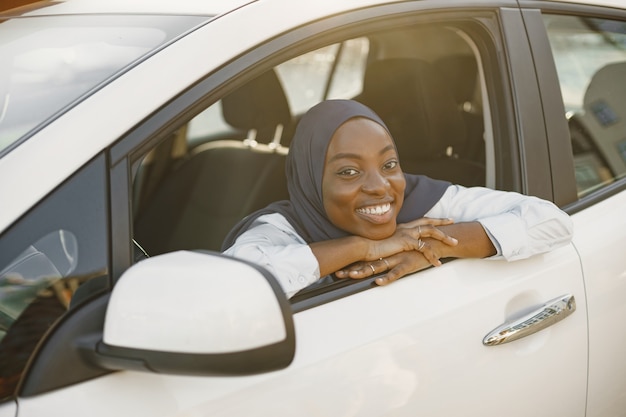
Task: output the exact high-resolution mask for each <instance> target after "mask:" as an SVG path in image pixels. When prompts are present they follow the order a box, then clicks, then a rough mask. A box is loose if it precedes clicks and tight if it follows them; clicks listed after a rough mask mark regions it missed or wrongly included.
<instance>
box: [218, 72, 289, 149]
mask: <svg viewBox="0 0 626 417" xmlns="http://www.w3.org/2000/svg"><path fill="white" fill-rule="evenodd" d="M222 114H223V116H224V120H226V122H227V123H228V124H229V125H231V126H233V127H235V128H237V129H242V130H246V131H249V130H252V129H255V130H257V139H258V140H259V142H265V143H267V142H269V141H271V140H272V138H273V136H274V132H275V130H276V126H278V125H279V124H280V125H283V127H285V128H287V127H288V126H289V125H290V124H291V123H292V119H291V112H290V111H289V104H288V102H287V97H286V96H285V92H284V91H283V88H282V86H281V84H280V81H279V80H278V77H277V76H276V73H275V72H274V70H273V69H270V70H269V71H267V72H265V73H264V74H262V75H260V76H259V77H257V78H255V79H254V80H252V81H250V82H248V83H247V84H245V85H243V86H241V87H240V88H239V89H237V90H235V91H233V92H232V93H230V94H229V95H227V96H226V97H224V98H223V99H222Z"/></svg>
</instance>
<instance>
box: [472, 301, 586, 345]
mask: <svg viewBox="0 0 626 417" xmlns="http://www.w3.org/2000/svg"><path fill="white" fill-rule="evenodd" d="M574 311H576V300H575V299H574V296H573V295H571V294H568V295H563V296H561V297H558V298H555V299H554V300H551V301H548V302H547V303H545V304H544V305H543V306H542V307H540V308H538V309H537V310H535V311H533V312H532V313H529V314H527V315H525V316H523V317H521V318H519V319H517V320H514V321H512V322H510V323H505V324H503V325H501V326H499V327H496V328H495V329H493V330H492V331H491V332H490V333H489V334H488V335H487V336H485V338H484V339H483V344H484V345H485V346H496V345H501V344H503V343H508V342H512V341H514V340H517V339H521V338H522V337H526V336H529V335H531V334H533V333H537V332H538V331H539V330H543V329H545V328H546V327H548V326H552V325H553V324H555V323H558V322H559V321H561V320H563V319H564V318H565V317H567V316H569V315H570V314H572V313H573V312H574Z"/></svg>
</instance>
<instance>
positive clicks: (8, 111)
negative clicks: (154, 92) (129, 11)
mask: <svg viewBox="0 0 626 417" xmlns="http://www.w3.org/2000/svg"><path fill="white" fill-rule="evenodd" d="M207 19H208V18H207V17H206V16H201V17H199V16H140V15H133V16H120V15H104V16H102V15H84V16H63V15H61V16H38V17H19V18H13V19H8V20H0V62H2V65H0V156H1V155H2V154H3V153H5V152H7V151H8V150H10V149H11V148H12V147H13V146H15V145H17V144H18V143H19V142H20V141H22V140H24V139H25V138H26V137H28V136H29V134H31V133H32V132H33V131H35V130H36V129H37V128H39V127H41V126H43V125H44V124H45V123H47V122H49V121H50V120H52V119H54V117H56V116H57V115H59V114H61V113H62V112H63V111H64V110H66V109H67V108H69V107H71V106H73V105H75V104H76V103H77V102H78V101H80V99H81V98H83V97H85V96H87V95H88V94H90V93H92V92H93V91H94V90H96V89H97V88H98V87H100V86H102V85H103V84H105V83H106V82H107V81H109V80H111V79H112V78H115V77H117V76H119V75H120V74H121V73H122V72H123V71H124V70H125V69H127V68H128V67H129V66H131V65H133V64H134V63H136V62H138V61H139V60H141V59H142V58H144V57H146V56H147V55H148V54H150V53H152V52H154V51H155V50H157V49H159V48H160V47H162V46H163V45H165V44H166V43H168V42H171V41H172V40H173V39H174V38H176V37H177V36H179V35H181V34H182V33H184V32H186V31H188V30H190V29H191V28H193V27H195V26H197V25H199V24H201V23H202V22H204V21H207Z"/></svg>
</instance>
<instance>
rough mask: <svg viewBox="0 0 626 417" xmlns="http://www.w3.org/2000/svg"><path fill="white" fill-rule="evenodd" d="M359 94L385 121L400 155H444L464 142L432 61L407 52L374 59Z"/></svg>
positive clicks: (453, 105)
mask: <svg viewBox="0 0 626 417" xmlns="http://www.w3.org/2000/svg"><path fill="white" fill-rule="evenodd" d="M357 100H359V101H361V102H362V103H363V104H365V105H367V106H369V107H370V108H371V109H372V110H374V111H375V112H376V113H378V115H379V116H380V117H381V118H382V119H383V120H384V121H385V123H386V124H387V127H388V128H389V130H390V132H391V134H392V136H393V138H394V140H395V142H396V146H397V147H398V152H399V153H400V159H401V160H402V159H409V158H410V159H415V158H420V159H421V158H427V157H434V156H442V155H443V154H445V153H446V149H447V148H448V147H450V146H451V147H452V148H453V149H454V148H457V147H462V146H464V145H465V142H466V139H467V133H466V131H465V122H464V120H463V118H462V116H461V113H460V112H459V110H458V108H457V104H456V102H455V100H454V97H453V95H452V93H451V91H450V90H449V88H448V85H447V84H446V82H445V81H444V80H443V79H442V78H441V77H440V74H438V72H437V71H436V70H435V69H434V67H433V66H431V64H429V63H428V62H426V61H422V60H418V59H410V58H395V59H386V60H380V61H374V62H372V63H371V64H370V65H369V66H368V67H367V68H366V70H365V77H364V81H363V92H362V94H361V95H360V96H359V97H357Z"/></svg>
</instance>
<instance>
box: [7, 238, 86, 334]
mask: <svg viewBox="0 0 626 417" xmlns="http://www.w3.org/2000/svg"><path fill="white" fill-rule="evenodd" d="M77 257H78V248H77V243H76V237H75V236H74V235H73V234H72V233H71V232H69V231H67V230H57V231H54V232H52V233H49V234H47V235H46V236H44V237H42V238H41V239H39V240H38V241H37V242H35V243H33V244H32V245H29V246H28V248H26V249H25V250H24V251H23V252H22V253H20V254H19V255H18V256H17V257H16V258H15V259H13V260H12V261H11V262H10V263H9V265H7V266H6V267H5V268H4V269H3V270H1V271H0V341H2V338H4V336H5V334H6V332H7V330H8V329H9V327H11V325H12V324H13V322H14V321H15V319H16V318H17V317H19V315H20V314H21V313H22V312H23V311H24V310H25V309H26V307H28V305H29V304H30V303H31V302H32V301H33V300H34V299H35V298H36V297H37V296H38V295H41V294H42V293H43V292H53V293H54V295H55V296H56V297H58V298H59V301H60V302H61V303H62V304H63V305H65V307H67V306H69V301H70V298H71V293H70V292H69V291H68V290H70V288H71V287H75V286H76V284H77V283H74V282H68V283H67V284H68V285H69V288H65V284H64V283H61V280H62V279H63V278H64V277H67V276H69V275H70V274H71V272H72V271H73V270H74V269H75V268H76V262H77Z"/></svg>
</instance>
